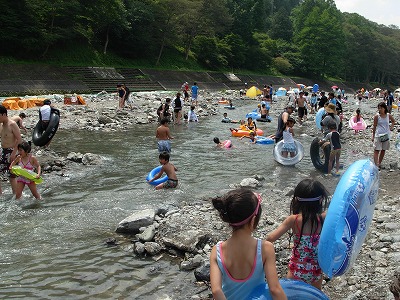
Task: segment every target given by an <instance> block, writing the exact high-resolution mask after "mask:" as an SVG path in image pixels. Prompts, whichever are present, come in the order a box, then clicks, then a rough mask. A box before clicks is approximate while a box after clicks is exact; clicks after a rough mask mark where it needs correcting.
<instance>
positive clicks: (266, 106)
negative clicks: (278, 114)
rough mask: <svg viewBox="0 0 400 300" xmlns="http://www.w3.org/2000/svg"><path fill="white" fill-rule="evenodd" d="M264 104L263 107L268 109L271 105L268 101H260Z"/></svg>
mask: <svg viewBox="0 0 400 300" xmlns="http://www.w3.org/2000/svg"><path fill="white" fill-rule="evenodd" d="M263 104H265V108H266V109H268V110H270V109H271V105H270V104H269V103H268V102H265V101H261V105H263Z"/></svg>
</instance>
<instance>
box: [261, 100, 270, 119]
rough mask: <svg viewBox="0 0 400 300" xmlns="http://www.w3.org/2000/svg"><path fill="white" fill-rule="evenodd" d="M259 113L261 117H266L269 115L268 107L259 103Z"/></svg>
mask: <svg viewBox="0 0 400 300" xmlns="http://www.w3.org/2000/svg"><path fill="white" fill-rule="evenodd" d="M260 115H261V118H262V119H267V118H268V117H269V109H268V108H267V107H266V105H265V103H263V104H261V109H260Z"/></svg>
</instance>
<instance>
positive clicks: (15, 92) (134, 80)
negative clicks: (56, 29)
mask: <svg viewBox="0 0 400 300" xmlns="http://www.w3.org/2000/svg"><path fill="white" fill-rule="evenodd" d="M121 82H122V83H125V84H126V85H127V86H128V87H129V88H130V89H131V90H132V91H153V90H177V91H178V90H179V89H180V87H181V85H182V83H183V82H188V83H189V85H190V86H191V85H192V84H193V83H194V82H197V84H198V85H199V87H200V89H203V90H228V89H229V90H232V89H236V90H239V89H241V88H244V87H245V83H247V85H248V87H251V86H252V85H255V86H258V87H259V88H260V89H262V88H263V86H264V85H271V84H272V85H273V86H274V88H275V89H276V88H278V87H284V88H286V89H289V88H295V87H296V84H298V83H302V84H304V85H306V86H312V85H313V84H314V83H318V84H319V86H320V89H322V90H326V91H329V90H331V86H332V85H337V86H339V87H341V88H344V89H345V90H346V91H347V92H349V93H353V92H354V90H356V89H359V88H361V87H364V88H371V87H370V86H369V85H365V84H364V85H363V84H359V83H358V84H357V83H345V82H332V81H317V82H316V81H314V80H310V79H306V78H289V77H274V76H261V75H245V74H236V73H222V72H193V71H168V70H153V69H129V68H110V67H90V66H88V67H57V66H48V65H40V64H29V65H21V64H1V65H0V96H2V97H5V96H21V95H38V94H52V93H60V94H63V93H97V92H100V91H103V90H105V91H107V92H115V91H116V85H117V84H118V83H121Z"/></svg>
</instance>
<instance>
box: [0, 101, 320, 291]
mask: <svg viewBox="0 0 400 300" xmlns="http://www.w3.org/2000/svg"><path fill="white" fill-rule="evenodd" d="M254 103H255V102H245V103H244V104H237V107H238V108H237V109H236V110H233V111H231V110H230V111H228V115H229V116H230V117H231V118H232V119H240V118H244V116H245V114H246V113H247V112H250V111H251V110H252V109H253V106H254V105H255V104H254ZM220 112H221V114H220V115H218V116H213V117H210V118H208V119H204V118H203V119H201V120H200V123H198V124H183V125H180V126H178V125H171V132H172V135H173V136H174V137H175V139H174V140H173V142H172V154H171V162H172V163H174V164H175V165H176V167H177V168H178V170H179V171H178V173H177V176H178V179H179V186H178V188H177V189H175V190H167V191H165V190H164V191H155V190H154V188H153V187H152V186H150V185H149V184H147V183H146V182H145V177H146V175H147V173H148V172H149V171H150V170H151V169H153V168H154V167H156V166H157V165H158V164H159V162H158V152H157V146H156V140H155V138H154V133H155V129H156V127H157V124H149V125H141V126H137V127H135V128H132V129H127V130H126V131H124V132H111V133H106V132H87V131H73V132H67V131H60V132H58V133H57V135H56V137H55V138H54V140H53V141H52V144H51V148H52V149H53V150H54V151H56V152H57V153H60V154H61V155H64V156H66V155H67V154H68V153H69V152H80V153H89V152H90V153H94V154H99V155H101V156H102V157H103V158H104V160H103V163H102V164H101V165H100V166H82V165H76V166H75V167H73V170H72V171H69V172H68V173H67V174H65V175H66V176H65V177H56V176H53V175H51V174H45V176H44V179H45V181H46V182H45V183H43V184H42V185H41V186H40V187H39V191H40V192H41V193H42V195H43V198H44V201H43V203H42V204H41V205H40V206H39V207H38V208H36V209H22V208H21V207H20V206H18V205H16V203H15V200H10V199H8V198H9V197H8V196H9V195H8V196H7V195H5V196H4V195H3V196H2V198H0V199H1V201H0V224H1V228H2V230H1V232H0V241H1V248H0V261H1V269H2V275H1V278H2V280H1V282H0V297H1V298H20V297H21V298H22V297H24V298H28V299H29V298H32V299H35V298H36V299H37V298H40V299H54V298H57V297H64V298H70V299H71V298H74V299H84V298H90V297H93V298H108V299H156V298H155V297H156V296H157V297H163V295H174V294H176V295H180V293H181V291H182V290H185V285H188V284H190V282H192V281H193V274H192V273H190V274H189V275H188V273H183V272H179V266H178V265H177V262H176V261H175V260H174V259H170V258H168V256H167V255H164V258H163V259H161V260H158V261H155V260H153V259H150V258H139V257H136V256H135V255H133V254H132V251H131V250H130V245H129V241H128V242H127V243H122V244H121V245H119V246H117V247H106V246H105V245H104V240H105V239H106V238H107V237H109V236H113V235H115V233H114V231H115V228H116V225H117V224H118V222H119V221H121V220H122V219H124V218H125V217H127V216H128V215H130V214H131V213H132V212H133V211H135V210H140V209H143V208H147V207H157V206H159V205H162V204H166V203H171V204H174V203H180V202H182V201H185V202H187V203H190V202H191V201H193V200H198V199H208V198H209V197H212V196H215V195H217V194H221V193H222V192H224V191H226V190H227V189H229V184H231V183H238V182H240V181H241V180H242V179H243V178H245V177H250V176H253V175H254V174H258V175H261V176H264V177H265V178H266V181H267V182H273V183H274V185H275V187H276V188H277V189H284V188H286V187H287V186H294V185H295V184H297V182H298V181H299V180H301V179H303V178H304V177H305V176H310V175H312V174H313V172H314V168H313V166H312V163H311V160H310V157H309V153H308V150H307V149H308V145H309V144H310V142H311V140H312V137H310V136H303V135H300V133H306V128H305V127H303V128H299V129H298V132H299V133H298V135H297V138H298V139H299V141H300V142H302V143H303V145H304V148H305V149H306V153H305V157H304V159H303V160H302V161H301V162H300V163H299V164H298V165H296V166H295V167H284V166H281V165H278V164H277V163H276V162H275V161H274V159H273V155H272V151H273V145H252V144H249V143H248V142H246V141H245V140H238V139H237V138H231V137H230V131H229V127H233V126H234V125H235V124H224V123H221V119H222V113H223V108H222V107H221V109H220ZM259 127H260V128H262V129H263V130H264V135H266V134H273V133H274V132H275V129H276V117H275V118H274V120H273V122H272V123H264V124H259ZM215 136H217V137H219V138H220V139H221V140H223V139H232V142H233V145H234V148H232V149H228V150H225V149H217V148H216V147H215V144H214V143H213V138H214V137H215ZM261 192H262V188H261ZM25 195H29V191H28V190H26V191H25ZM177 291H180V292H177ZM188 296H190V295H188Z"/></svg>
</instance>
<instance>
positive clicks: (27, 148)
mask: <svg viewBox="0 0 400 300" xmlns="http://www.w3.org/2000/svg"><path fill="white" fill-rule="evenodd" d="M18 149H22V150H24V151H25V152H26V153H30V152H31V150H32V148H31V142H26V141H24V142H22V143H20V144H18Z"/></svg>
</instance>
